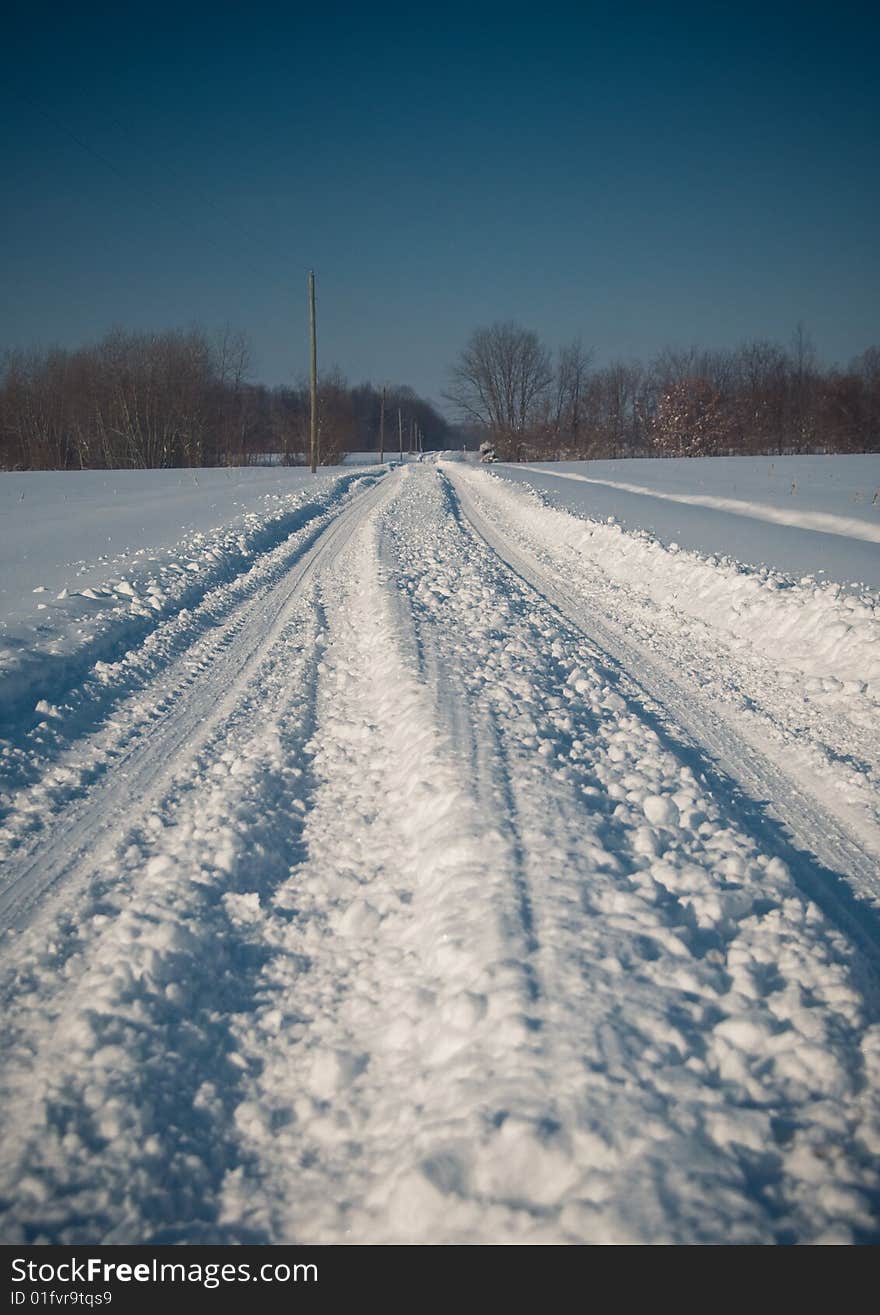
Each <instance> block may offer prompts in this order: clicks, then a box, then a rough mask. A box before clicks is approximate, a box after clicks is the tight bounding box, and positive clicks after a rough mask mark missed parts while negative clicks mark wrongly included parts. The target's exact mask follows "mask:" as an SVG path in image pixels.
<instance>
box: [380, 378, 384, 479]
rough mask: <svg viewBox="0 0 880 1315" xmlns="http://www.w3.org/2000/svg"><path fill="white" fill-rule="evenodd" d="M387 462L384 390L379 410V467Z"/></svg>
mask: <svg viewBox="0 0 880 1315" xmlns="http://www.w3.org/2000/svg"><path fill="white" fill-rule="evenodd" d="M384 460H385V389H384V387H383V389H382V405H381V406H380V408H379V465H380V466H381V465H382V462H383V461H384Z"/></svg>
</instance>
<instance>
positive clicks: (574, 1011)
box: [394, 471, 880, 1241]
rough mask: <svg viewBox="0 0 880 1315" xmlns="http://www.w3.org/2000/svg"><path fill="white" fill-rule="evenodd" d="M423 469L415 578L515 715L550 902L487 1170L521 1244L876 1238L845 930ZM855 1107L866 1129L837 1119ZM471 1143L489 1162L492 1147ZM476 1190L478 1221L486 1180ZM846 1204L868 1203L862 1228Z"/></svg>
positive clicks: (456, 662) (865, 1053) (463, 666)
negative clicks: (534, 1014) (533, 1053)
mask: <svg viewBox="0 0 880 1315" xmlns="http://www.w3.org/2000/svg"><path fill="white" fill-rule="evenodd" d="M430 479H431V475H430V472H428V471H425V472H417V471H413V472H411V475H410V489H411V494H412V496H411V501H413V502H415V501H416V500H417V499H416V488H415V485H414V481H415V480H421V482H422V483H421V489H420V496H421V502H422V506H423V508H424V510H423V512H422V513H421V517H419V516H418V515H416V516H414V518H413V519H414V523H413V524H412V525H410V526H409V527H407V523H406V519H405V517H404V516H403V514H401V515H399V516H398V517H396V518H395V522H394V525H395V527H396V528H399V533H400V536H401V538H403V537H405V535H406V534H407V533H408V534H409V553H408V558H407V555H406V554H403V555H402V575H403V577H404V578H405V577H407V576H408V578H409V584H408V586H407V587H408V588H409V591H410V596H411V598H412V600H413V606H414V607H417V606H418V605H419V604H421V605H422V606H423V607H424V608H425V610H426V613H427V614H430V613H433V621H434V629H435V636H434V642H435V644H436V645H437V648H438V651H439V653H440V654H441V655H442V657H441V660H440V661H439V662H438V666H439V667H440V668H441V669H442V670H445V671H447V672H448V671H449V670H450V669H451V670H452V671H454V672H456V673H458V675H459V677H460V678H461V677H463V678H464V680H465V683H466V685H467V687H468V689H469V691H470V695H471V700H470V716H471V717H472V719H473V723H474V725H475V726H479V725H480V716H479V712H478V711H476V710H477V709H479V707H480V703H481V702H485V703H490V704H492V706H493V707H497V708H498V710H499V715H500V718H501V722H500V724H501V725H503V726H504V731H503V735H504V738H505V740H506V744H507V755H506V756H507V761H508V762H510V763H511V764H512V765H513V766H514V769H515V770H514V774H515V777H516V779H517V790H516V808H517V830H518V833H519V834H520V835H521V836H522V838H523V844H524V848H525V852H526V854H527V856H528V861H529V865H530V866H529V870H530V874H531V882H530V889H531V891H532V893H533V897H534V902H535V922H536V926H537V928H538V950H537V953H538V956H539V962H540V969H539V971H540V977H541V981H542V985H543V987H544V995H543V997H542V1002H541V1005H542V1009H541V1014H542V1032H541V1034H540V1042H541V1047H542V1051H541V1054H540V1058H541V1060H542V1063H543V1071H544V1073H545V1075H546V1078H547V1084H546V1086H545V1087H544V1088H541V1087H540V1084H539V1085H538V1087H537V1088H535V1089H534V1090H533V1091H532V1105H531V1112H530V1113H529V1114H527V1115H526V1117H525V1118H522V1117H517V1115H518V1114H521V1113H522V1110H521V1108H520V1109H518V1108H517V1105H516V1103H514V1104H513V1106H512V1108H511V1110H510V1111H508V1114H509V1118H508V1120H507V1121H506V1122H505V1123H504V1124H502V1128H503V1127H507V1126H509V1127H510V1131H511V1142H510V1144H509V1145H508V1146H507V1147H506V1151H507V1154H508V1156H509V1160H510V1164H511V1166H514V1165H515V1166H516V1168H512V1169H511V1171H510V1173H509V1175H508V1176H506V1177H505V1175H504V1173H503V1172H501V1171H500V1170H498V1169H497V1166H496V1173H497V1177H496V1178H495V1180H494V1181H495V1187H496V1189H497V1188H500V1187H501V1184H502V1183H504V1184H505V1185H506V1186H507V1188H508V1190H509V1188H510V1185H511V1181H512V1180H514V1181H515V1180H516V1179H517V1176H518V1175H519V1179H520V1183H522V1182H524V1181H526V1179H528V1181H529V1185H530V1186H529V1191H527V1192H523V1195H522V1198H521V1199H520V1201H519V1202H518V1203H517V1204H516V1206H515V1207H514V1209H515V1211H517V1212H518V1215H517V1216H515V1217H518V1221H519V1222H518V1227H519V1229H520V1230H521V1232H520V1234H519V1235H522V1236H524V1235H526V1233H530V1235H532V1236H534V1237H538V1236H541V1235H544V1236H547V1237H552V1238H556V1239H560V1238H568V1239H569V1240H615V1241H621V1240H642V1241H644V1240H655V1241H659V1240H667V1241H669V1240H691V1241H693V1240H703V1241H709V1240H721V1239H723V1240H725V1241H730V1240H739V1241H745V1240H765V1241H766V1240H772V1239H776V1240H794V1239H798V1240H806V1239H807V1238H809V1237H817V1236H827V1237H829V1238H830V1237H831V1236H832V1235H835V1229H836V1230H837V1232H836V1235H837V1236H840V1237H843V1236H851V1233H848V1231H847V1230H848V1229H850V1228H852V1227H855V1229H856V1232H857V1235H859V1236H862V1237H865V1236H869V1235H876V1233H875V1232H874V1231H872V1230H875V1229H876V1224H872V1223H871V1222H870V1218H871V1210H870V1204H869V1202H870V1192H871V1191H873V1190H875V1189H876V1183H877V1176H878V1174H877V1159H876V1156H877V1152H878V1149H880V1142H878V1136H877V1133H878V1124H877V1121H876V1120H877V1113H876V1106H875V1104H874V1102H873V1100H872V1097H871V1094H870V1093H871V1086H872V1083H873V1082H874V1081H875V1080H876V1079H875V1076H874V1075H875V1074H876V1072H877V1055H876V1044H877V1034H878V1029H877V1027H876V1026H871V1025H870V1021H869V1020H866V1019H865V1017H864V1014H863V1013H861V1012H860V1011H861V1010H863V1009H864V1007H865V1005H866V1003H867V1002H866V1001H865V999H864V996H863V995H861V994H860V993H858V992H856V991H854V989H853V984H854V983H853V977H854V978H855V981H858V976H859V974H858V963H856V964H855V965H854V964H853V961H852V955H851V952H850V950H849V947H847V946H846V945H845V943H844V942H841V941H840V939H839V938H838V937H836V936H835V935H834V933H833V931H832V930H831V929H830V928H829V927H828V926H827V924H824V922H823V921H822V920H821V918H820V917H819V915H818V911H817V910H816V909H815V908H811V906H810V905H809V904H807V903H805V902H804V901H803V900H802V899H801V898H799V897H798V896H797V893H796V890H795V887H794V886H793V884H792V882H791V878H790V875H789V873H788V871H787V869H786V868H785V866H784V864H782V863H780V862H779V861H778V859H775V858H771V857H770V856H768V854H767V853H766V852H764V853H761V852H760V850H756V848H755V844H754V841H753V840H751V839H750V833H749V831H748V830H746V831H745V833H743V831H742V830H741V829H740V828H738V827H737V821H738V820H740V819H738V817H737V812H736V809H733V810H731V808H730V802H731V801H730V790H729V788H723V786H722V788H721V789H720V790H718V792H717V794H716V796H715V798H714V799H713V798H712V796H711V795H708V796H707V794H706V792H705V781H704V782H703V784H701V782H700V780H699V779H698V777H695V775H694V772H693V770H692V769H691V767H690V766H688V765H687V764H688V761H689V758H690V757H691V755H688V754H686V753H685V754H683V753H682V746H681V745H680V744H676V745H674V746H673V747H672V749H671V751H670V749H669V748H668V747H665V745H666V744H667V743H668V736H667V735H666V734H665V732H664V731H663V728H662V727H661V730H660V733H659V734H658V732H657V731H656V730H654V729H651V727H650V725H649V724H648V723H647V722H646V720H645V718H644V716H643V715H642V710H641V708H640V709H639V717H638V719H637V718H636V717H634V716H633V715H632V714H631V712H630V711H629V710H628V708H627V704H626V702H625V701H624V699H622V698H621V697H620V693H619V692H618V691H620V692H624V693H630V694H631V693H632V691H631V690H628V689H627V688H626V687H625V685H624V684H623V683H622V682H621V681H620V680H619V679H618V677H617V675H615V673H614V672H613V671H612V670H611V669H610V668H609V664H608V663H607V662H606V661H604V660H603V658H602V655H601V654H600V652H599V650H598V649H597V648H596V646H595V644H594V643H592V642H591V641H587V640H585V639H584V637H583V635H582V632H581V630H580V628H578V627H573V626H572V625H570V624H569V623H568V621H567V620H564V619H563V618H561V617H560V614H559V612H558V610H557V609H555V608H554V607H553V606H552V605H548V604H546V603H544V602H543V601H541V600H540V598H539V597H538V596H537V595H536V594H535V592H534V590H533V588H532V586H531V585H529V584H527V583H525V582H522V581H520V580H519V579H518V577H515V576H511V573H510V570H509V568H508V567H507V566H506V565H504V563H503V562H501V561H500V559H499V558H498V556H497V554H496V553H494V552H493V551H492V550H491V549H490V548H488V547H487V546H484V545H481V544H480V541H479V539H475V538H474V536H473V535H472V533H471V532H470V530H469V529H463V528H462V527H461V526H460V524H457V528H456V529H453V528H452V527H451V526H444V525H443V524H442V515H441V514H440V512H439V508H438V506H437V504H438V503H440V502H444V503H445V511H446V514H447V520H450V521H452V520H455V521H456V523H457V518H453V517H452V516H451V515H449V511H450V507H449V499H448V497H447V498H445V499H441V498H440V496H439V490H438V491H437V493H436V494H432V491H431V488H430ZM432 498H433V503H434V508H433V511H432V509H431V504H432ZM420 519H421V520H422V521H423V529H422V532H421V533H419V530H418V522H419V520H420ZM468 545H471V546H470V547H468ZM429 619H430V618H429V615H426V617H425V624H424V625H422V626H421V627H420V629H421V630H422V640H421V648H422V650H423V651H428V649H429V644H428V641H427V639H426V637H425V636H426V633H427V630H428V624H427V623H428V620H429ZM630 706H638V704H635V705H633V704H631V705H630ZM459 715H460V714H459ZM693 765H694V766H696V768H697V772H698V776H699V775H702V773H701V772H700V762H699V761H698V760H697V759H696V758H694V759H693ZM714 783H718V784H721V783H719V782H714V781H713V784H714ZM578 795H580V799H581V802H580V803H579V804H578V803H577V796H578ZM646 795H647V796H648V797H647V799H646ZM667 800H669V801H670V802H669V803H667ZM618 801H619V802H618ZM641 801H644V804H642V802H641ZM642 808H644V812H643V811H642ZM679 810H680V811H681V821H679ZM646 814H647V815H648V816H646ZM731 814H732V815H731ZM639 819H641V824H640V823H639ZM646 822H647V823H648V825H646ZM772 852H773V851H772V850H771V851H770V853H771V854H772ZM854 969H855V971H854ZM618 974H620V975H619V976H618ZM844 982H847V985H846V986H844ZM801 993H803V994H804V998H805V1000H806V1001H809V1002H810V1003H807V1004H806V1012H805V1011H804V1010H805V1006H804V1004H802V1003H801V1001H800V995H801ZM845 999H846V1000H848V1001H849V1005H845V1004H844V1000H845ZM820 1001H823V1003H822V1004H821V1006H820ZM856 1001H858V1004H856ZM813 1005H815V1006H817V1009H818V1011H817V1012H812V1006H813ZM841 1008H842V1012H839V1010H840V1009H841ZM820 1017H822V1018H823V1020H824V1021H823V1023H822V1032H823V1036H824V1037H825V1043H824V1046H823V1047H821V1048H818V1049H817V1048H816V1047H815V1044H814V1043H815V1040H816V1038H817V1036H818V1034H817V1033H816V1032H815V1031H814V1025H815V1024H817V1023H818V1021H819V1018H820ZM747 1019H748V1022H747V1021H746V1020H747ZM826 1029H827V1030H826ZM825 1046H827V1050H826V1049H825V1048H824V1047H825ZM832 1056H833V1059H832ZM838 1066H839V1067H838ZM823 1070H824V1071H823ZM844 1074H846V1076H844ZM838 1083H841V1084H842V1085H840V1086H838V1085H837V1084H838ZM844 1090H846V1091H847V1092H848V1094H846V1095H844ZM832 1093H834V1094H832ZM520 1096H521V1098H522V1092H521V1093H520ZM542 1100H543V1108H544V1117H543V1118H542V1119H540V1120H536V1119H535V1118H534V1117H533V1114H534V1109H535V1107H536V1105H540V1102H541V1101H542ZM838 1108H839V1109H840V1110H842V1109H843V1108H846V1109H848V1111H849V1113H848V1114H847V1116H846V1118H847V1120H849V1119H850V1117H851V1118H852V1119H853V1122H852V1123H851V1124H850V1123H847V1129H848V1131H844V1130H843V1127H842V1126H841V1128H840V1129H838V1131H837V1132H836V1133H834V1134H831V1133H830V1124H829V1122H828V1121H829V1119H831V1121H832V1122H833V1120H834V1119H835V1118H836V1117H837V1115H836V1113H834V1112H833V1111H836V1110H837V1109H838ZM829 1135H830V1141H829V1140H828V1138H829ZM863 1137H864V1138H865V1139H866V1140H865V1142H863V1141H862V1138H863ZM832 1143H833V1147H832ZM818 1146H823V1147H824V1149H823V1150H822V1152H821V1155H822V1156H823V1157H825V1156H827V1157H828V1159H827V1162H826V1163H827V1164H828V1165H829V1166H830V1165H832V1164H834V1165H837V1166H838V1168H836V1169H833V1170H830V1171H829V1173H828V1175H827V1181H823V1183H822V1185H821V1187H819V1186H817V1182H816V1179H815V1178H812V1177H811V1176H812V1174H813V1171H812V1170H811V1169H808V1167H807V1166H808V1165H809V1164H810V1163H813V1164H816V1162H815V1161H812V1160H811V1157H812V1155H813V1154H814V1153H815V1148H816V1147H818ZM870 1147H873V1149H872V1150H870V1149H869V1148H870ZM559 1152H561V1160H555V1159H554V1155H555V1154H558V1153H559ZM471 1154H472V1157H473V1160H474V1162H475V1163H477V1164H479V1163H480V1156H481V1154H482V1155H484V1156H488V1162H489V1163H491V1152H488V1151H487V1148H486V1147H482V1148H480V1147H478V1146H477V1147H474V1146H472V1147H471ZM872 1157H873V1158H872ZM483 1163H484V1165H485V1163H486V1161H485V1160H484V1161H483ZM527 1163H528V1164H529V1165H530V1172H529V1173H528V1174H527V1173H526V1172H525V1169H524V1166H525V1164H527ZM844 1165H845V1166H846V1167H845V1168H844V1167H843V1166H844ZM838 1174H839V1175H840V1181H839V1182H838V1184H837V1185H835V1186H832V1183H833V1182H834V1180H835V1178H836V1177H837V1175H838ZM483 1175H484V1176H483V1179H482V1182H483V1184H485V1183H486V1182H487V1181H489V1182H491V1181H492V1170H490V1169H485V1168H484V1170H483ZM818 1177H819V1178H822V1179H824V1178H825V1177H826V1175H825V1173H824V1171H822V1172H820V1173H819V1174H818ZM476 1181H478V1179H477V1175H476V1174H475V1175H474V1179H472V1182H471V1193H470V1196H469V1198H468V1203H469V1204H470V1206H471V1207H472V1208H473V1210H474V1211H475V1221H476V1222H475V1224H474V1227H476V1228H478V1229H482V1227H483V1226H484V1223H485V1218H486V1217H488V1216H487V1214H486V1215H485V1216H484V1217H482V1218H481V1216H480V1212H479V1210H480V1206H482V1208H483V1210H484V1211H485V1212H488V1210H489V1207H490V1202H491V1193H485V1194H483V1195H482V1196H481V1195H480V1193H479V1192H478V1191H474V1190H473V1189H474V1187H475V1185H476ZM843 1182H847V1183H848V1186H847V1187H846V1188H845V1189H844V1187H843V1185H842V1183H843ZM856 1182H859V1183H861V1189H860V1190H857V1191H856V1194H855V1195H854V1196H852V1197H848V1196H847V1193H848V1192H849V1191H851V1190H852V1189H853V1188H854V1185H855V1183H856ZM865 1192H867V1193H868V1197H867V1198H866V1196H865V1195H864V1193H865ZM502 1193H503V1189H502ZM847 1200H849V1201H850V1202H851V1204H853V1205H856V1202H857V1201H858V1202H860V1204H859V1205H856V1214H855V1215H852V1216H849V1219H850V1223H849V1224H846V1223H845V1222H844V1220H845V1219H846V1217H847V1210H848V1206H847V1205H846V1204H845V1201H847ZM457 1204H458V1208H459V1209H460V1210H464V1209H465V1198H464V1197H462V1198H461V1199H460V1200H459V1201H458V1203H457ZM505 1204H506V1206H507V1207H508V1208H511V1207H512V1206H513V1203H512V1202H511V1200H510V1198H509V1197H508V1198H507V1200H506V1202H505ZM450 1208H452V1207H450ZM526 1220H528V1221H529V1222H528V1223H526V1222H525V1221H526ZM511 1227H513V1228H514V1231H516V1226H512V1225H511V1222H510V1220H509V1219H508V1220H507V1221H506V1223H505V1228H506V1229H510V1228H511ZM480 1235H481V1236H483V1237H486V1236H487V1234H486V1233H484V1232H481V1233H480ZM488 1236H491V1234H490V1235H488ZM496 1240H497V1239H496Z"/></svg>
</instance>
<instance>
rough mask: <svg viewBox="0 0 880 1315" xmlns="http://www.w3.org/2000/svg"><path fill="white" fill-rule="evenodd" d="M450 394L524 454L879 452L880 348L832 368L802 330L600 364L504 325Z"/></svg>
mask: <svg viewBox="0 0 880 1315" xmlns="http://www.w3.org/2000/svg"><path fill="white" fill-rule="evenodd" d="M445 396H446V398H447V400H448V401H450V402H451V403H452V404H453V405H454V406H455V407H456V409H457V411H458V413H459V415H460V416H461V418H462V420H463V421H464V422H465V423H467V424H468V425H469V426H470V427H471V428H472V430H473V432H475V433H478V434H481V435H482V436H483V437H486V436H488V437H489V438H490V439H491V441H492V442H493V444H494V446H495V449H496V452H497V454H498V456H499V457H501V458H503V459H507V460H514V461H522V460H534V459H545V460H546V459H583V458H596V457H606V458H609V457H610V458H614V457H628V456H658V455H659V456H713V455H714V456H718V455H737V454H747V453H753V454H781V453H807V452H876V451H878V450H880V348H878V347H870V348H868V350H867V351H865V352H863V353H862V354H861V355H860V356H858V357H857V358H856V359H855V360H853V361H852V362H851V363H850V364H849V365H848V366H847V367H846V368H838V367H833V368H827V367H823V366H822V365H820V363H819V362H818V360H817V357H816V353H815V351H814V349H813V347H812V344H811V343H810V340H809V338H808V337H807V334H806V333H805V332H804V330H803V328H802V327H799V328H798V329H797V330H796V332H795V334H794V336H793V339H792V342H791V343H790V345H789V346H788V347H787V348H784V347H781V346H779V345H778V344H776V343H773V342H767V341H763V340H756V341H752V342H747V343H744V344H742V345H741V346H740V347H737V348H734V349H731V350H726V351H706V350H702V349H699V348H691V349H690V350H688V351H674V350H670V349H667V350H665V351H663V352H661V353H660V354H659V355H658V356H656V357H655V358H654V359H653V360H652V361H650V362H649V363H648V364H646V365H645V364H642V363H641V362H622V361H616V362H613V363H611V364H610V365H604V366H602V367H595V366H594V354H593V352H592V351H590V350H587V349H585V348H584V347H583V345H582V344H581V342H580V341H575V342H573V343H571V344H569V345H568V346H566V347H564V348H562V349H561V350H560V351H558V352H557V353H556V355H555V356H554V355H553V354H552V353H551V352H550V351H549V349H548V348H547V347H546V346H545V345H544V344H543V343H542V342H541V341H540V340H539V338H538V336H537V334H535V333H533V332H531V331H530V330H527V329H524V328H522V327H521V326H519V325H517V324H513V323H510V322H507V323H497V324H493V325H491V326H490V327H488V328H483V329H478V330H477V331H476V332H475V333H474V334H473V335H472V336H471V338H470V340H469V342H468V343H467V345H466V347H465V348H464V350H463V351H462V352H461V354H460V355H459V358H458V360H457V361H456V363H455V365H454V366H453V367H452V370H451V371H450V379H449V386H448V389H447V391H446V394H445Z"/></svg>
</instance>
